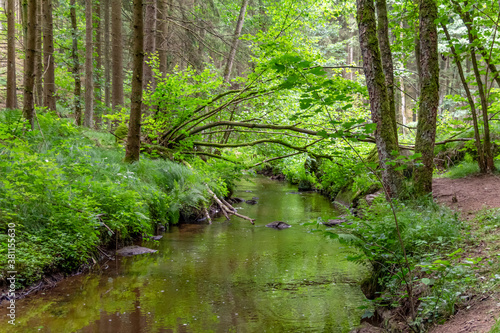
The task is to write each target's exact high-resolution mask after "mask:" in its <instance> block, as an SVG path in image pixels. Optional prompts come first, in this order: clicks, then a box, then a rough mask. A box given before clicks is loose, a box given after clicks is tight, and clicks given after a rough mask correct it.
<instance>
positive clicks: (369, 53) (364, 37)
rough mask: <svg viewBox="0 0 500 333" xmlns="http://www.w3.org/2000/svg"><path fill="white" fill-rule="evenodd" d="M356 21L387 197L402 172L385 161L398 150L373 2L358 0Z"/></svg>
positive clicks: (399, 182)
mask: <svg viewBox="0 0 500 333" xmlns="http://www.w3.org/2000/svg"><path fill="white" fill-rule="evenodd" d="M357 21H358V28H359V43H360V47H361V54H362V57H363V69H364V72H365V77H366V84H367V86H368V94H369V96H370V109H371V116H372V121H373V123H375V124H377V129H376V130H375V142H376V145H377V151H378V156H379V163H380V167H381V169H382V182H383V185H384V187H385V190H386V192H387V196H388V197H389V198H396V197H398V195H399V194H400V190H401V186H402V176H401V174H400V173H399V172H398V171H396V170H395V166H392V165H390V164H388V162H390V161H391V160H393V159H394V157H393V156H392V155H391V152H393V151H398V145H397V142H396V133H394V126H393V122H392V119H393V118H392V116H391V114H390V113H391V109H390V106H389V98H388V93H387V87H386V81H385V75H384V70H383V67H382V60H381V55H380V49H379V41H378V38H377V28H376V26H375V22H376V20H375V5H374V3H373V0H357Z"/></svg>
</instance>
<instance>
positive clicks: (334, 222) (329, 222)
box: [323, 219, 347, 227]
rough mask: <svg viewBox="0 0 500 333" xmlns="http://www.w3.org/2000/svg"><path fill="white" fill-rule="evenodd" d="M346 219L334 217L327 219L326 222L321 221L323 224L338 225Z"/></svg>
mask: <svg viewBox="0 0 500 333" xmlns="http://www.w3.org/2000/svg"><path fill="white" fill-rule="evenodd" d="M345 221H347V220H346V219H334V220H328V221H326V222H323V224H324V225H327V226H330V227H333V226H334V225H339V224H342V223H344V222H345Z"/></svg>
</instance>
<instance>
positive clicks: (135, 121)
mask: <svg viewBox="0 0 500 333" xmlns="http://www.w3.org/2000/svg"><path fill="white" fill-rule="evenodd" d="M133 6H134V12H133V25H134V38H133V41H134V44H133V54H132V56H133V74H132V92H131V96H130V101H131V107H130V121H129V125H128V135H127V149H126V151H125V161H126V162H134V161H138V160H139V152H140V147H141V113H142V112H141V106H142V80H143V70H144V67H143V63H144V30H143V29H144V24H143V18H142V12H143V11H142V0H134V4H133Z"/></svg>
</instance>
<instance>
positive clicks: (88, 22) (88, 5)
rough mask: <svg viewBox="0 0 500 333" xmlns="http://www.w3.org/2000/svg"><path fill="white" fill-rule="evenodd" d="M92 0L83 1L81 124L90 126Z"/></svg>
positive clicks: (92, 66) (92, 102)
mask: <svg viewBox="0 0 500 333" xmlns="http://www.w3.org/2000/svg"><path fill="white" fill-rule="evenodd" d="M92 30H93V28H92V1H89V0H87V1H85V115H84V118H83V126H85V127H89V128H90V127H92V116H93V112H94V78H93V68H94V64H93V61H92V53H93V51H94V50H93V42H92V38H93V36H92Z"/></svg>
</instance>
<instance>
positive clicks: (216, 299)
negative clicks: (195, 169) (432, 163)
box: [0, 177, 367, 333]
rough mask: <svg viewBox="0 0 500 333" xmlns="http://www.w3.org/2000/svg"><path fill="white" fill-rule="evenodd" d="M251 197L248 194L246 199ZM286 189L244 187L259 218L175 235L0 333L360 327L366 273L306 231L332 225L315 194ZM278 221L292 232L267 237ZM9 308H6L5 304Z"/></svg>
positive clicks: (58, 295)
mask: <svg viewBox="0 0 500 333" xmlns="http://www.w3.org/2000/svg"><path fill="white" fill-rule="evenodd" d="M249 191H251V192H249ZM293 191H296V188H295V187H293V186H290V185H288V184H286V183H282V182H276V181H271V180H268V179H267V178H264V177H257V178H255V179H252V180H251V181H241V182H240V183H239V185H238V191H236V193H235V196H237V197H241V198H244V199H251V198H252V197H258V198H259V199H258V200H257V201H258V203H257V204H256V205H249V204H246V203H241V204H238V205H235V206H236V207H238V209H239V212H240V213H241V214H244V215H247V216H250V217H253V218H255V219H256V225H255V226H252V225H251V224H250V223H249V222H248V221H245V220H240V219H239V218H235V217H233V218H232V219H231V221H229V222H227V221H225V219H224V218H219V219H215V220H214V222H213V224H212V225H206V224H184V225H180V226H175V227H171V228H170V230H168V231H167V232H166V233H165V234H164V237H163V239H161V240H160V241H159V242H156V243H154V242H146V243H145V244H144V246H147V247H150V248H155V249H157V250H158V252H157V253H154V254H147V255H141V256H135V257H128V258H118V260H116V261H110V262H108V263H107V264H106V265H105V266H104V267H103V268H102V269H101V270H100V271H99V272H94V273H91V274H85V275H81V276H75V277H71V278H68V279H66V280H64V281H62V282H61V283H60V284H59V285H58V286H57V287H56V288H54V289H52V290H49V291H46V292H45V293H43V294H38V295H36V296H34V297H33V296H32V297H29V298H27V299H23V300H19V301H18V302H16V307H17V313H16V317H17V318H16V322H17V325H16V326H15V327H13V326H11V325H7V323H6V321H7V320H6V319H5V318H6V317H5V315H4V309H0V314H2V317H3V318H4V322H3V323H2V325H0V332H16V333H22V332H54V333H70V332H85V333H90V332H100V333H141V332H144V333H152V332H154V333H159V332H272V333H279V332H348V331H349V330H350V328H352V327H353V326H355V325H357V324H358V323H359V319H360V317H361V315H362V312H363V311H362V310H359V309H358V307H359V306H360V305H364V304H365V303H364V299H365V298H364V296H363V294H362V293H361V290H360V288H359V286H358V284H357V283H358V281H359V280H360V279H361V278H362V277H364V276H365V275H366V274H367V272H366V271H365V269H364V268H363V267H360V266H358V265H356V264H354V263H350V262H347V261H346V260H345V256H346V252H345V249H344V248H342V247H341V246H340V245H339V244H338V243H336V242H334V241H330V240H328V239H326V238H325V237H323V236H322V235H321V234H320V233H311V232H310V230H309V229H310V228H311V227H307V226H303V225H302V223H304V222H310V221H311V220H315V219H317V218H318V217H323V218H332V217H334V216H335V214H336V213H335V211H334V208H333V206H332V205H331V203H330V202H329V201H328V200H327V199H326V198H324V197H323V196H321V195H319V194H317V193H313V192H311V193H296V192H295V193H294V192H293ZM275 220H281V221H285V222H287V223H288V224H291V225H292V227H291V228H288V229H284V230H275V229H270V228H266V227H265V224H267V223H269V222H272V221H275ZM4 304H5V303H4Z"/></svg>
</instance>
